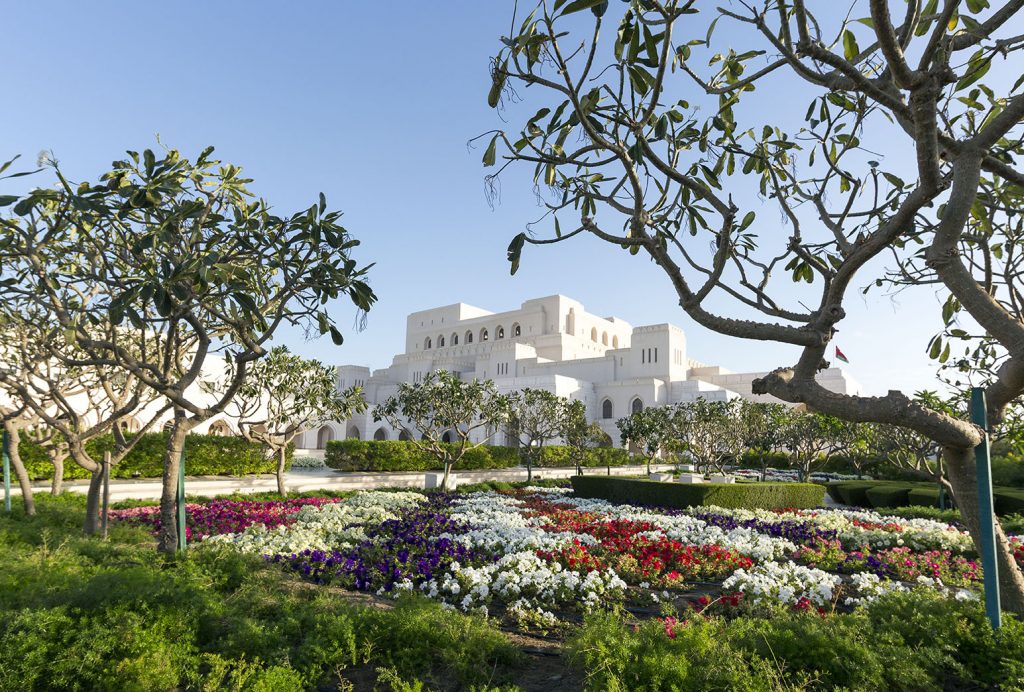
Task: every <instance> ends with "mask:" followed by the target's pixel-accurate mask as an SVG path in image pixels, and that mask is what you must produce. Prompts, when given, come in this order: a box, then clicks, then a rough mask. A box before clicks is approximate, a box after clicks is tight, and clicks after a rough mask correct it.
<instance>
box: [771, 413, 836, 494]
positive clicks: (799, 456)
mask: <svg viewBox="0 0 1024 692" xmlns="http://www.w3.org/2000/svg"><path fill="white" fill-rule="evenodd" d="M843 434H844V426H843V422H842V421H841V420H839V419H838V418H835V417H834V416H826V415H824V414H821V413H806V412H794V415H793V416H792V417H791V418H790V419H789V425H787V426H786V428H785V432H784V445H785V447H786V449H788V450H789V460H790V461H789V464H790V466H792V467H793V468H794V469H796V471H797V473H798V474H799V476H800V480H801V481H806V480H807V477H808V476H810V475H811V473H812V472H813V471H814V470H815V469H816V468H817V467H818V466H821V465H823V464H825V463H827V462H828V460H829V459H831V458H832V456H834V455H835V454H837V453H838V452H840V451H841V450H842V449H843V447H844V445H845V440H844V438H843Z"/></svg>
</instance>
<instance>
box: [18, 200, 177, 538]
mask: <svg viewBox="0 0 1024 692" xmlns="http://www.w3.org/2000/svg"><path fill="white" fill-rule="evenodd" d="M0 221H2V219H0ZM2 310H3V321H2V323H3V329H2V330H0V353H2V354H3V361H2V364H0V389H3V390H4V392H5V394H6V395H7V397H8V398H10V400H11V401H13V402H15V403H14V405H15V407H16V409H14V410H13V413H14V415H13V416H11V417H9V418H6V420H5V427H7V428H8V431H9V432H10V433H11V435H12V441H13V443H14V445H16V444H17V443H19V442H20V438H21V430H22V429H25V430H27V432H28V435H29V436H30V437H34V438H36V439H39V440H40V441H42V442H43V443H44V445H45V448H46V450H47V454H48V455H49V456H50V459H51V461H53V462H54V483H53V485H52V486H51V487H52V488H53V489H54V490H57V489H59V487H60V479H59V477H60V476H62V475H63V464H62V461H63V457H62V456H61V455H62V454H67V455H69V456H70V457H71V459H72V461H73V462H74V463H75V464H77V465H78V466H80V467H81V468H83V469H85V470H86V471H88V472H89V474H90V480H89V489H88V491H87V494H86V512H85V523H84V531H85V533H86V534H87V535H92V534H95V533H96V532H97V531H98V530H100V528H101V527H105V526H106V521H105V516H104V517H101V516H100V500H101V497H100V493H101V490H102V488H103V483H104V481H105V476H104V471H105V468H104V467H105V466H106V467H107V468H106V471H109V467H111V466H115V465H117V464H118V463H120V462H121V461H122V460H123V459H124V458H125V457H126V456H127V455H128V453H129V452H131V450H132V449H133V448H134V447H135V446H136V445H137V444H138V442H139V441H140V440H141V439H142V436H141V435H134V436H129V435H126V434H125V430H124V427H123V425H122V424H123V423H124V422H125V421H126V420H127V419H128V418H129V417H131V416H138V417H141V418H144V419H145V422H144V423H143V424H142V425H141V428H140V430H139V432H140V433H145V432H146V431H147V430H150V429H151V428H152V427H153V426H154V425H156V424H157V422H158V421H159V420H160V419H161V418H162V416H163V415H164V414H165V412H166V411H167V409H168V408H169V405H168V404H166V403H163V404H162V405H161V403H160V402H157V401H155V400H156V398H157V397H156V394H155V392H153V391H152V390H151V389H149V388H148V387H146V386H145V385H144V384H143V383H142V381H141V380H140V379H139V378H138V377H135V376H134V375H132V374H131V373H126V372H124V371H123V370H121V369H120V368H118V367H116V365H113V364H111V363H110V362H109V360H107V359H106V358H105V354H104V353H101V352H98V351H95V350H92V349H90V348H89V347H88V346H83V345H82V344H80V343H79V342H78V341H77V340H69V339H68V336H71V337H72V339H74V337H75V333H74V332H72V331H71V330H64V329H61V328H60V327H59V325H58V324H56V323H55V322H53V321H51V320H49V319H48V318H47V313H46V312H45V311H42V310H37V309H35V306H34V305H33V304H31V303H19V302H18V301H16V300H11V301H8V302H6V303H4V305H3V308H2ZM112 329H113V327H112V325H110V323H109V321H108V320H106V319H105V318H104V317H103V316H102V315H100V316H98V317H97V319H95V320H94V321H93V322H92V323H91V324H89V326H88V329H87V330H86V331H87V333H89V334H90V335H92V337H96V336H97V335H99V334H102V333H103V330H107V333H109V332H110V331H111V330H112ZM15 428H17V429H15ZM106 434H110V435H111V436H112V437H113V443H114V444H113V448H112V449H111V450H110V451H109V453H107V454H104V456H103V458H100V459H97V458H94V456H93V454H92V453H91V452H90V451H89V449H88V448H87V446H86V444H87V443H88V442H89V441H90V440H92V439H94V438H96V437H99V436H101V435H106ZM25 479H26V480H27V475H26V476H25Z"/></svg>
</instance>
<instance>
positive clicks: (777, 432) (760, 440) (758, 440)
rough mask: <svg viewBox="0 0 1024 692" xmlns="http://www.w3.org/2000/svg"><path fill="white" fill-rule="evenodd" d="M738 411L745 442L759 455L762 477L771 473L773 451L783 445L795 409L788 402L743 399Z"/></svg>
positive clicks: (745, 444) (779, 449)
mask: <svg viewBox="0 0 1024 692" xmlns="http://www.w3.org/2000/svg"><path fill="white" fill-rule="evenodd" d="M738 415H739V418H740V430H741V435H742V443H743V445H744V446H745V447H746V448H747V449H749V450H750V451H751V452H754V453H755V454H757V455H758V458H759V462H758V463H759V470H760V471H761V480H762V481H764V480H765V478H766V477H767V475H768V464H769V463H770V461H771V454H772V452H778V451H781V449H782V444H783V442H784V439H785V431H786V426H787V425H789V419H790V416H791V415H792V411H791V410H790V407H789V406H786V405H785V404H772V403H762V402H759V401H749V400H747V399H744V400H743V401H741V402H740V404H739V411H738Z"/></svg>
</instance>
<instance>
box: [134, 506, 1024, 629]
mask: <svg viewBox="0 0 1024 692" xmlns="http://www.w3.org/2000/svg"><path fill="white" fill-rule="evenodd" d="M114 516H115V517H117V518H119V519H121V520H124V521H130V522H135V523H144V524H147V525H151V526H153V527H154V528H156V526H157V525H158V521H159V516H158V514H156V513H155V510H154V509H153V508H141V509H134V510H121V511H119V512H116V513H115V514H114ZM189 526H190V528H191V532H192V535H193V537H194V538H197V539H203V538H204V539H205V540H203V544H207V545H221V546H227V547H230V548H233V549H237V550H241V551H245V552H250V553H255V554H260V555H263V556H265V559H267V560H269V561H271V562H273V563H276V564H279V565H281V566H282V567H283V568H286V569H290V570H294V571H295V572H297V573H299V574H300V575H301V576H303V577H304V578H306V579H309V580H311V581H314V582H316V583H320V584H328V583H329V584H333V585H335V586H340V587H343V588H348V589H354V590H360V591H370V592H374V593H377V594H380V595H396V594H398V593H401V592H405V591H417V592H419V593H422V594H424V595H426V596H427V597H429V598H434V599H438V600H441V601H442V602H444V603H445V604H447V605H448V606H450V607H455V608H459V609H461V610H464V611H476V612H486V613H490V614H494V615H501V616H505V617H508V618H510V619H512V620H519V621H524V622H527V623H533V624H542V625H546V626H547V625H552V624H554V623H556V622H557V621H558V620H559V619H560V618H562V617H565V616H568V615H569V614H571V613H581V612H587V611H590V610H593V609H596V608H600V607H603V606H605V605H608V604H613V603H625V604H626V605H630V604H633V605H635V606H638V607H640V606H644V605H649V604H650V603H652V602H654V601H669V602H670V603H671V604H672V605H674V606H677V607H686V606H688V605H689V604H693V605H694V606H695V607H696V608H697V609H704V608H707V607H713V608H716V609H721V610H724V611H725V612H731V611H743V612H752V611H770V610H771V608H774V607H786V608H791V609H795V610H817V611H819V612H822V613H827V612H830V611H831V610H833V609H836V608H839V609H849V608H855V607H858V606H859V604H862V603H867V602H871V601H873V600H874V599H876V598H877V597H878V596H880V595H882V594H885V593H888V592H892V591H913V590H920V589H927V590H929V591H931V592H937V593H941V594H943V595H946V596H950V597H956V598H976V597H977V591H978V589H979V584H980V580H981V569H980V566H979V565H978V563H977V562H975V561H974V560H973V559H972V556H971V549H972V548H971V542H970V538H969V537H968V536H967V534H965V533H964V532H962V531H961V530H959V529H958V528H956V527H954V526H950V525H948V524H944V523H942V522H937V521H932V520H928V519H901V518H897V517H888V516H884V515H880V514H878V513H875V512H868V511H853V510H820V509H818V510H743V509H723V508H718V507H698V508H689V509H668V510H659V509H652V508H646V507H637V506H632V505H615V504H611V503H609V502H606V501H604V500H599V499H592V498H581V497H577V496H575V495H573V494H572V492H571V491H569V490H567V489H557V488H556V489H550V488H548V489H545V488H529V489H526V490H516V491H509V492H504V493H495V492H477V493H467V494H461V495H444V494H432V495H424V494H422V493H417V492H380V491H368V492H362V493H358V494H356V495H354V496H352V497H349V498H347V499H344V500H340V501H335V500H316V499H303V500H293V501H288V502H240V501H226V500H217V501H213V502H210V503H208V504H205V505H190V506H189ZM1013 541H1014V546H1015V550H1016V554H1017V558H1018V561H1020V562H1021V563H1024V545H1022V544H1021V542H1020V539H1018V538H1014V539H1013Z"/></svg>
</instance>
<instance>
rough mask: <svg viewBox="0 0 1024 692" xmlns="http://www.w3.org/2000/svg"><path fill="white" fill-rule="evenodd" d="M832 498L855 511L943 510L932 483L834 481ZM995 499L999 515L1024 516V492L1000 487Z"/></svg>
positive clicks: (935, 487)
mask: <svg viewBox="0 0 1024 692" xmlns="http://www.w3.org/2000/svg"><path fill="white" fill-rule="evenodd" d="M828 494H829V496H830V497H831V498H832V499H833V500H835V501H836V502H840V503H842V504H844V505H851V506H853V507H868V508H876V509H884V508H892V507H909V506H922V507H938V506H939V489H938V486H937V485H936V484H935V483H928V482H918V483H910V482H905V481H834V482H832V483H829V484H828ZM992 496H993V499H994V500H995V509H996V514H998V515H1000V516H1002V515H1004V514H1018V513H1021V512H1024V490H1022V489H1020V488H1007V487H1000V486H997V487H995V488H993V490H992Z"/></svg>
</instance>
